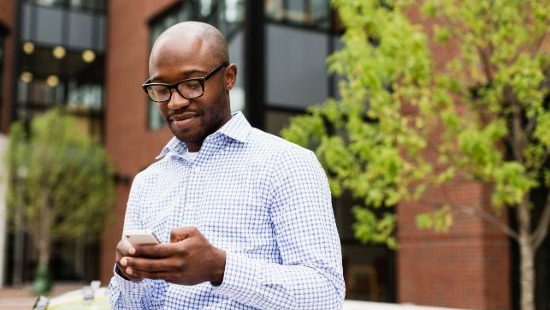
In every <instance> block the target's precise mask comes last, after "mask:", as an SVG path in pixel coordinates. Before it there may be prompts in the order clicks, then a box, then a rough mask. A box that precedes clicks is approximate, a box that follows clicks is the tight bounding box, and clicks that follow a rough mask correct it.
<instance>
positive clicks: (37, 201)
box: [7, 108, 114, 293]
mask: <svg viewBox="0 0 550 310" xmlns="http://www.w3.org/2000/svg"><path fill="white" fill-rule="evenodd" d="M7 161H8V167H9V171H10V179H9V182H8V207H9V208H11V211H10V214H11V215H12V222H16V223H18V224H19V225H20V226H21V228H22V229H23V231H25V232H26V233H27V234H28V236H29V237H30V240H31V242H32V245H33V247H34V248H35V249H36V251H37V253H38V257H39V258H38V269H37V276H38V278H40V279H37V280H40V282H35V288H34V289H35V292H36V293H43V292H47V291H48V290H49V287H50V285H48V283H49V282H48V281H46V282H44V279H43V277H47V271H48V263H49V260H50V253H51V251H50V249H51V245H52V242H54V241H55V240H60V239H62V238H79V239H81V240H83V241H84V242H89V241H93V240H94V238H97V237H98V236H99V235H100V234H99V233H100V232H101V229H102V227H103V225H104V224H105V223H104V219H105V216H106V212H107V211H108V210H109V208H110V206H111V205H112V203H113V202H114V178H113V173H112V171H113V169H112V166H111V164H110V161H109V160H108V158H107V155H106V152H105V151H104V149H103V147H102V146H101V145H100V144H99V143H98V142H97V141H94V140H92V139H91V138H90V137H89V136H88V135H86V134H85V133H83V132H81V131H79V128H78V127H77V123H76V119H74V117H72V116H69V115H68V114H67V113H66V112H64V111H63V110H62V109H61V108H54V109H51V110H50V111H48V112H46V113H44V114H42V115H40V116H36V117H35V118H34V119H33V120H32V122H31V124H30V128H29V130H25V125H24V123H22V122H15V123H13V124H12V125H11V127H10V132H9V145H8V152H7ZM83 236H86V238H83ZM36 285H38V286H36Z"/></svg>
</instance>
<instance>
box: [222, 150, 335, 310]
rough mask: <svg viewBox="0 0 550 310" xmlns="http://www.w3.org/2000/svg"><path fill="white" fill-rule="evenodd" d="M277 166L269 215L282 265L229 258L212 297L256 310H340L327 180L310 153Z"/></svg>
mask: <svg viewBox="0 0 550 310" xmlns="http://www.w3.org/2000/svg"><path fill="white" fill-rule="evenodd" d="M279 164H280V165H279V167H277V169H274V171H273V180H274V181H273V185H274V186H273V191H272V204H271V206H270V212H271V218H272V221H273V226H274V229H275V236H276V241H277V244H278V246H279V251H280V254H281V260H282V263H281V264H275V263H267V262H265V261H261V260H256V259H253V258H250V257H246V256H244V255H242V254H237V253H227V261H226V268H225V274H224V279H223V282H222V284H221V285H219V286H216V287H213V293H216V294H222V295H224V296H227V297H229V298H231V299H234V300H238V301H239V302H241V303H243V304H246V305H249V306H252V307H254V308H258V309H308V310H310V309H341V307H342V304H343V300H344V295H345V285H344V280H343V274H342V256H341V247H340V239H339V236H338V232H337V229H336V224H335V221H334V213H333V209H332V201H331V195H330V190H329V187H328V182H327V178H326V175H325V173H324V171H323V169H322V167H321V166H320V164H319V162H318V160H317V158H316V157H315V155H314V154H313V153H312V152H311V151H306V152H305V154H304V153H299V154H298V156H297V154H295V153H287V154H285V155H284V156H282V158H280V162H279Z"/></svg>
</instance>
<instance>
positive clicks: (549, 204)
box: [532, 193, 550, 250]
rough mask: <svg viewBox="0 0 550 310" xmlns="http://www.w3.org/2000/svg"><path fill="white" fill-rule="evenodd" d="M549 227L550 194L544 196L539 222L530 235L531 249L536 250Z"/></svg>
mask: <svg viewBox="0 0 550 310" xmlns="http://www.w3.org/2000/svg"><path fill="white" fill-rule="evenodd" d="M549 227H550V193H548V195H547V196H546V204H545V205H544V209H543V210H542V215H541V217H540V221H539V223H538V225H537V228H536V229H535V231H533V234H532V240H533V247H534V249H535V250H536V249H537V248H538V247H539V246H540V245H541V244H542V242H543V241H544V239H545V238H546V236H547V235H548V228H549Z"/></svg>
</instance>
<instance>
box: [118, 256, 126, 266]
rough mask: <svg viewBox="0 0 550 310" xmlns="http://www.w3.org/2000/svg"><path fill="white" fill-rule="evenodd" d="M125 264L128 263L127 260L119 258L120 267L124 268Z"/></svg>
mask: <svg viewBox="0 0 550 310" xmlns="http://www.w3.org/2000/svg"><path fill="white" fill-rule="evenodd" d="M127 263H128V260H127V259H126V258H121V259H120V262H119V264H120V265H122V266H126V264H127Z"/></svg>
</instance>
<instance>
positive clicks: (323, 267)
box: [109, 22, 345, 310]
mask: <svg viewBox="0 0 550 310" xmlns="http://www.w3.org/2000/svg"><path fill="white" fill-rule="evenodd" d="M149 74H150V78H149V79H148V80H147V81H146V83H145V84H144V85H143V88H144V90H145V91H146V92H147V94H148V95H149V97H150V98H151V99H152V100H153V101H155V102H156V104H157V107H158V109H159V111H160V113H161V114H162V116H163V117H164V118H165V120H166V122H167V123H168V126H169V128H170V130H171V132H172V133H173V135H174V137H173V138H172V139H171V140H170V141H169V142H168V144H167V145H166V146H165V148H164V149H163V150H162V152H161V154H160V155H159V156H158V159H159V160H158V161H157V162H155V163H154V164H152V165H151V166H150V167H148V168H147V169H146V170H144V171H142V172H141V173H139V174H138V175H137V176H136V177H135V179H134V182H133V184H132V189H131V191H130V197H129V199H128V206H127V210H126V217H125V223H124V229H125V230H128V229H152V230H153V231H154V233H155V234H156V235H157V236H158V237H159V239H160V240H161V242H162V243H161V244H158V245H135V246H132V245H130V244H129V243H128V242H127V241H126V240H125V239H124V238H123V239H122V240H121V241H120V242H119V243H118V245H117V253H116V261H117V264H116V267H115V275H114V276H113V278H112V280H111V282H110V285H109V287H110V291H111V305H112V307H113V309H216V310H219V309H276V310H280V309H307V310H313V309H340V308H341V307H342V301H343V298H344V291H345V288H344V282H343V276H342V264H341V252H340V241H339V238H338V232H337V230H336V226H335V222H334V215H333V210H332V206H331V196H330V191H329V188H328V184H327V179H326V176H325V174H324V172H323V170H322V168H321V167H320V165H319V163H318V161H317V159H316V158H315V155H314V154H313V153H312V152H311V151H309V150H306V149H303V148H301V147H299V146H297V145H294V144H291V143H289V142H287V141H285V140H283V139H280V138H278V137H276V136H273V135H270V134H267V133H264V132H262V131H260V130H258V129H255V128H252V127H251V126H250V125H249V123H248V122H247V121H246V119H245V117H244V116H243V115H242V114H241V113H236V114H234V115H232V114H231V110H230V106H229V91H230V90H231V88H232V87H233V85H234V84H235V79H236V76H237V67H236V66H235V64H229V62H228V52H227V44H226V42H225V39H224V37H223V35H222V34H221V33H220V32H219V31H218V30H217V29H216V28H214V27H212V26H210V25H208V24H204V23H199V22H183V23H179V24H177V25H174V26H172V27H170V28H169V29H167V30H166V31H165V32H164V33H163V34H161V36H160V37H159V38H158V39H157V41H156V42H155V44H154V46H153V48H152V51H151V55H150V59H149Z"/></svg>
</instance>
